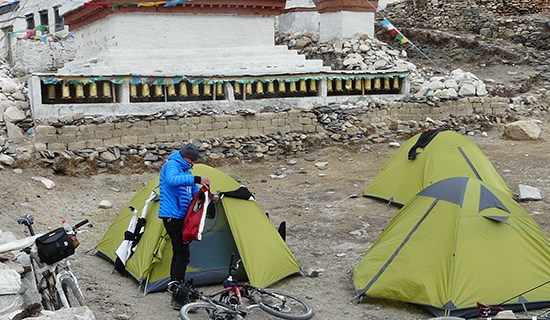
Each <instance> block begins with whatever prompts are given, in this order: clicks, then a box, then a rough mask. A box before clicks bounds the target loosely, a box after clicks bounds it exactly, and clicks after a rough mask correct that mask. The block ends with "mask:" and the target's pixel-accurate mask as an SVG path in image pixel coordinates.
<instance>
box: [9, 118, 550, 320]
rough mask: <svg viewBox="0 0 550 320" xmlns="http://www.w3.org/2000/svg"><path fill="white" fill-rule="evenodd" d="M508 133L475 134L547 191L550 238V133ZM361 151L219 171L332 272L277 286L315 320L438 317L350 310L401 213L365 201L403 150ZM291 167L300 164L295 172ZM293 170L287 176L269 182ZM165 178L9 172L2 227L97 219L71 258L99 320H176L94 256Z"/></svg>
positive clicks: (497, 161)
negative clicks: (364, 268) (320, 165)
mask: <svg viewBox="0 0 550 320" xmlns="http://www.w3.org/2000/svg"><path fill="white" fill-rule="evenodd" d="M540 120H542V121H543V123H542V124H541V127H542V128H549V127H550V116H549V115H544V116H543V117H542V118H540ZM501 130H502V128H498V127H495V128H494V129H493V130H491V131H489V132H488V136H487V137H483V136H482V135H481V134H476V135H475V136H473V137H471V138H472V140H473V141H475V142H476V143H477V144H478V145H479V146H480V148H481V149H482V150H483V151H484V152H485V153H486V154H487V155H488V157H489V159H490V160H491V161H492V163H493V165H494V166H495V167H496V168H497V170H498V171H499V172H500V173H501V175H502V177H503V179H504V180H505V181H506V183H507V184H508V186H509V187H510V189H512V191H514V192H517V191H518V184H527V185H530V186H533V187H537V188H539V189H540V190H541V193H542V196H543V200H542V201H532V202H523V203H522V205H523V206H524V208H525V209H526V210H527V211H528V212H529V213H530V214H531V215H532V216H533V218H534V219H535V220H536V221H537V222H538V223H539V224H540V225H541V227H542V228H543V229H544V231H545V232H546V234H547V235H550V198H549V195H550V178H549V177H550V160H549V156H548V155H549V154H550V133H549V132H548V131H547V130H543V134H542V138H541V139H539V140H536V141H521V142H518V141H510V140H504V139H502V138H501ZM365 149H368V150H365ZM357 150H363V151H355V150H349V149H342V148H340V147H330V148H327V149H322V150H317V151H315V152H311V153H309V154H296V155H294V156H293V157H291V158H287V159H280V160H271V161H264V162H256V163H251V162H243V163H240V164H224V163H222V164H221V165H220V166H219V168H220V169H221V170H223V171H225V172H227V173H228V174H229V175H231V176H232V177H234V178H235V179H237V180H238V181H240V182H241V183H242V184H244V185H246V186H248V188H249V189H250V190H251V191H252V192H253V193H254V194H255V195H256V198H257V200H258V202H259V203H260V205H261V206H262V208H263V209H264V210H265V211H266V212H268V213H269V214H270V216H271V218H272V220H273V223H274V224H275V225H278V224H279V223H280V222H281V221H283V220H284V221H287V228H288V229H287V242H288V244H289V247H290V249H291V250H292V251H293V253H294V254H295V256H296V257H297V259H298V260H299V262H300V263H301V264H302V267H303V268H304V269H308V268H312V269H318V270H323V272H322V273H321V274H320V276H319V277H316V278H310V277H306V276H295V277H290V278H287V279H284V280H283V281H280V282H279V283H277V284H275V285H274V287H275V288H279V289H281V290H284V291H288V292H291V293H294V294H297V295H299V296H303V297H306V298H307V299H308V301H309V302H310V303H311V304H312V305H313V307H314V310H315V313H316V316H315V319H319V320H328V319H428V318H430V317H431V316H430V315H429V314H427V313H425V312H424V311H422V310H420V309H417V308H415V307H413V306H410V305H406V304H402V303H397V302H387V301H374V300H367V301H366V302H363V303H361V304H351V303H349V300H350V299H351V298H352V297H353V295H354V289H353V284H352V277H351V274H350V271H351V270H352V269H353V267H354V265H355V264H356V263H357V262H358V261H359V260H360V259H361V257H362V255H363V254H364V253H365V251H366V250H367V249H368V248H369V247H370V246H371V244H372V243H373V242H374V241H375V239H376V238H377V236H378V235H379V234H380V232H381V231H382V230H383V229H384V228H385V226H386V225H387V223H388V222H389V221H390V219H391V218H392V217H393V216H395V214H396V213H397V211H398V210H397V208H394V207H388V206H387V205H386V204H384V203H381V202H378V201H375V200H372V199H369V198H364V197H362V196H361V195H362V191H363V188H364V187H365V186H366V185H367V184H368V183H369V181H370V180H371V179H372V178H373V177H374V176H375V174H376V173H377V172H378V171H379V170H380V169H381V168H382V166H383V164H384V162H385V161H386V160H387V159H389V157H390V156H391V155H392V154H393V153H394V152H395V151H396V149H394V148H390V147H389V146H388V145H387V144H380V145H371V146H370V149H369V148H357ZM289 159H294V160H296V162H297V163H296V164H293V165H290V164H289V162H288V160H289ZM317 162H328V169H326V170H319V169H317V168H316V167H315V163H317ZM285 169H287V175H286V177H285V178H282V179H274V178H272V177H270V175H273V174H278V173H280V172H281V171H283V170H285ZM156 174H157V173H156V172H147V173H142V174H116V175H115V174H109V173H101V174H98V175H94V176H90V177H69V176H60V175H54V174H53V173H52V172H51V171H50V170H49V169H43V168H40V167H35V168H23V172H22V173H15V172H14V170H13V169H4V170H0V203H1V204H2V212H1V215H0V229H2V230H9V231H12V232H13V233H15V234H16V235H17V236H18V237H23V236H25V232H24V231H25V230H24V228H22V227H20V226H19V225H17V224H16V222H15V221H16V219H17V217H18V216H19V215H21V214H32V215H33V216H34V217H35V218H36V230H37V231H45V230H47V229H51V228H55V227H57V226H58V225H59V224H60V221H61V219H64V218H65V219H69V221H70V222H72V223H76V222H77V221H80V220H82V219H84V218H86V219H89V220H90V224H89V225H88V226H87V227H85V228H84V230H85V231H83V232H82V233H80V236H79V239H80V241H81V246H80V247H79V248H78V249H77V253H76V254H75V255H74V256H72V257H71V258H70V259H71V261H72V262H73V266H74V271H75V273H76V275H77V276H78V279H79V280H80V282H81V285H82V287H83V289H84V294H85V297H86V299H87V303H88V305H89V307H90V308H91V310H92V311H93V312H94V314H95V317H96V319H101V320H103V319H105V320H107V319H116V318H117V317H118V318H120V319H122V318H123V317H124V316H127V317H128V318H129V319H176V318H177V315H178V313H177V312H176V311H173V310H172V309H171V308H170V307H169V300H170V296H169V294H168V293H166V292H163V293H153V294H149V295H147V296H143V294H142V293H141V292H139V291H138V288H137V283H136V282H135V281H133V280H131V279H129V278H124V277H122V276H120V275H119V274H118V273H116V272H114V273H113V272H112V271H113V265H112V264H110V263H108V262H107V261H105V260H102V259H100V258H98V257H97V256H95V255H93V254H92V252H93V249H94V246H95V245H96V244H97V243H98V241H99V239H100V238H101V237H102V236H103V234H104V232H105V231H106V229H107V228H108V227H109V225H110V223H111V221H113V219H114V218H115V216H116V215H117V214H118V212H119V211H120V210H121V209H123V208H124V207H125V203H126V201H128V200H129V199H130V198H131V197H132V195H133V194H134V193H135V192H136V191H137V190H139V189H140V188H141V187H142V186H143V185H144V183H145V182H147V181H149V180H150V179H151V178H153V177H154V176H155V175H156ZM35 176H42V177H46V178H49V179H51V180H53V181H54V182H55V187H54V188H53V189H51V190H47V189H45V188H44V187H43V186H41V185H40V184H38V183H37V182H35V181H34V180H33V179H32V177H35ZM102 200H108V201H110V202H112V204H113V206H112V208H110V209H100V208H99V203H100V202H101V201H102ZM218 288H220V287H218V286H213V287H205V288H202V290H203V291H205V292H212V291H214V290H217V289H218ZM545 311H549V310H537V311H533V312H531V313H530V316H533V315H538V314H541V313H543V312H545Z"/></svg>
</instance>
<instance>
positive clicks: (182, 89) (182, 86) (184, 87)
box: [179, 81, 187, 97]
mask: <svg viewBox="0 0 550 320" xmlns="http://www.w3.org/2000/svg"><path fill="white" fill-rule="evenodd" d="M179 89H180V96H181V97H187V83H185V81H182V82H180V85H179Z"/></svg>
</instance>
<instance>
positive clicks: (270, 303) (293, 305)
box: [252, 289, 313, 320]
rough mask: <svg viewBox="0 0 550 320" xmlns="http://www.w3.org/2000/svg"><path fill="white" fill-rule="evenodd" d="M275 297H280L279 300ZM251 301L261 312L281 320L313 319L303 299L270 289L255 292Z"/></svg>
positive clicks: (308, 306) (310, 308)
mask: <svg viewBox="0 0 550 320" xmlns="http://www.w3.org/2000/svg"><path fill="white" fill-rule="evenodd" d="M277 296H282V297H284V299H281V298H279V297H277ZM252 299H254V302H255V303H257V304H258V305H259V306H260V309H262V310H263V311H265V312H267V313H269V314H271V315H273V316H275V317H278V318H282V319H287V320H307V319H310V318H311V317H313V308H312V307H311V305H310V304H309V303H307V302H306V301H305V300H304V299H302V298H299V297H296V296H294V295H291V294H288V293H285V292H281V291H277V290H271V289H262V290H255V291H253V292H252Z"/></svg>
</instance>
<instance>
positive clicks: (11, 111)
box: [4, 107, 27, 123]
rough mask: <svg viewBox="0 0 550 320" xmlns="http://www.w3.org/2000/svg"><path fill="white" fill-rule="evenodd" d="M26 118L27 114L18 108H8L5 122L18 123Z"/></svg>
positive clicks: (5, 113)
mask: <svg viewBox="0 0 550 320" xmlns="http://www.w3.org/2000/svg"><path fill="white" fill-rule="evenodd" d="M26 118H27V117H26V116H25V113H24V112H23V111H21V110H19V109H17V108H16V107H8V108H7V109H6V111H4V120H6V121H8V122H11V123H16V122H19V121H21V120H25V119H26Z"/></svg>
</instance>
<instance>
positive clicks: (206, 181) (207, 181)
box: [201, 177, 210, 186]
mask: <svg viewBox="0 0 550 320" xmlns="http://www.w3.org/2000/svg"><path fill="white" fill-rule="evenodd" d="M201 184H202V185H203V186H210V179H208V178H206V177H201Z"/></svg>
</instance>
